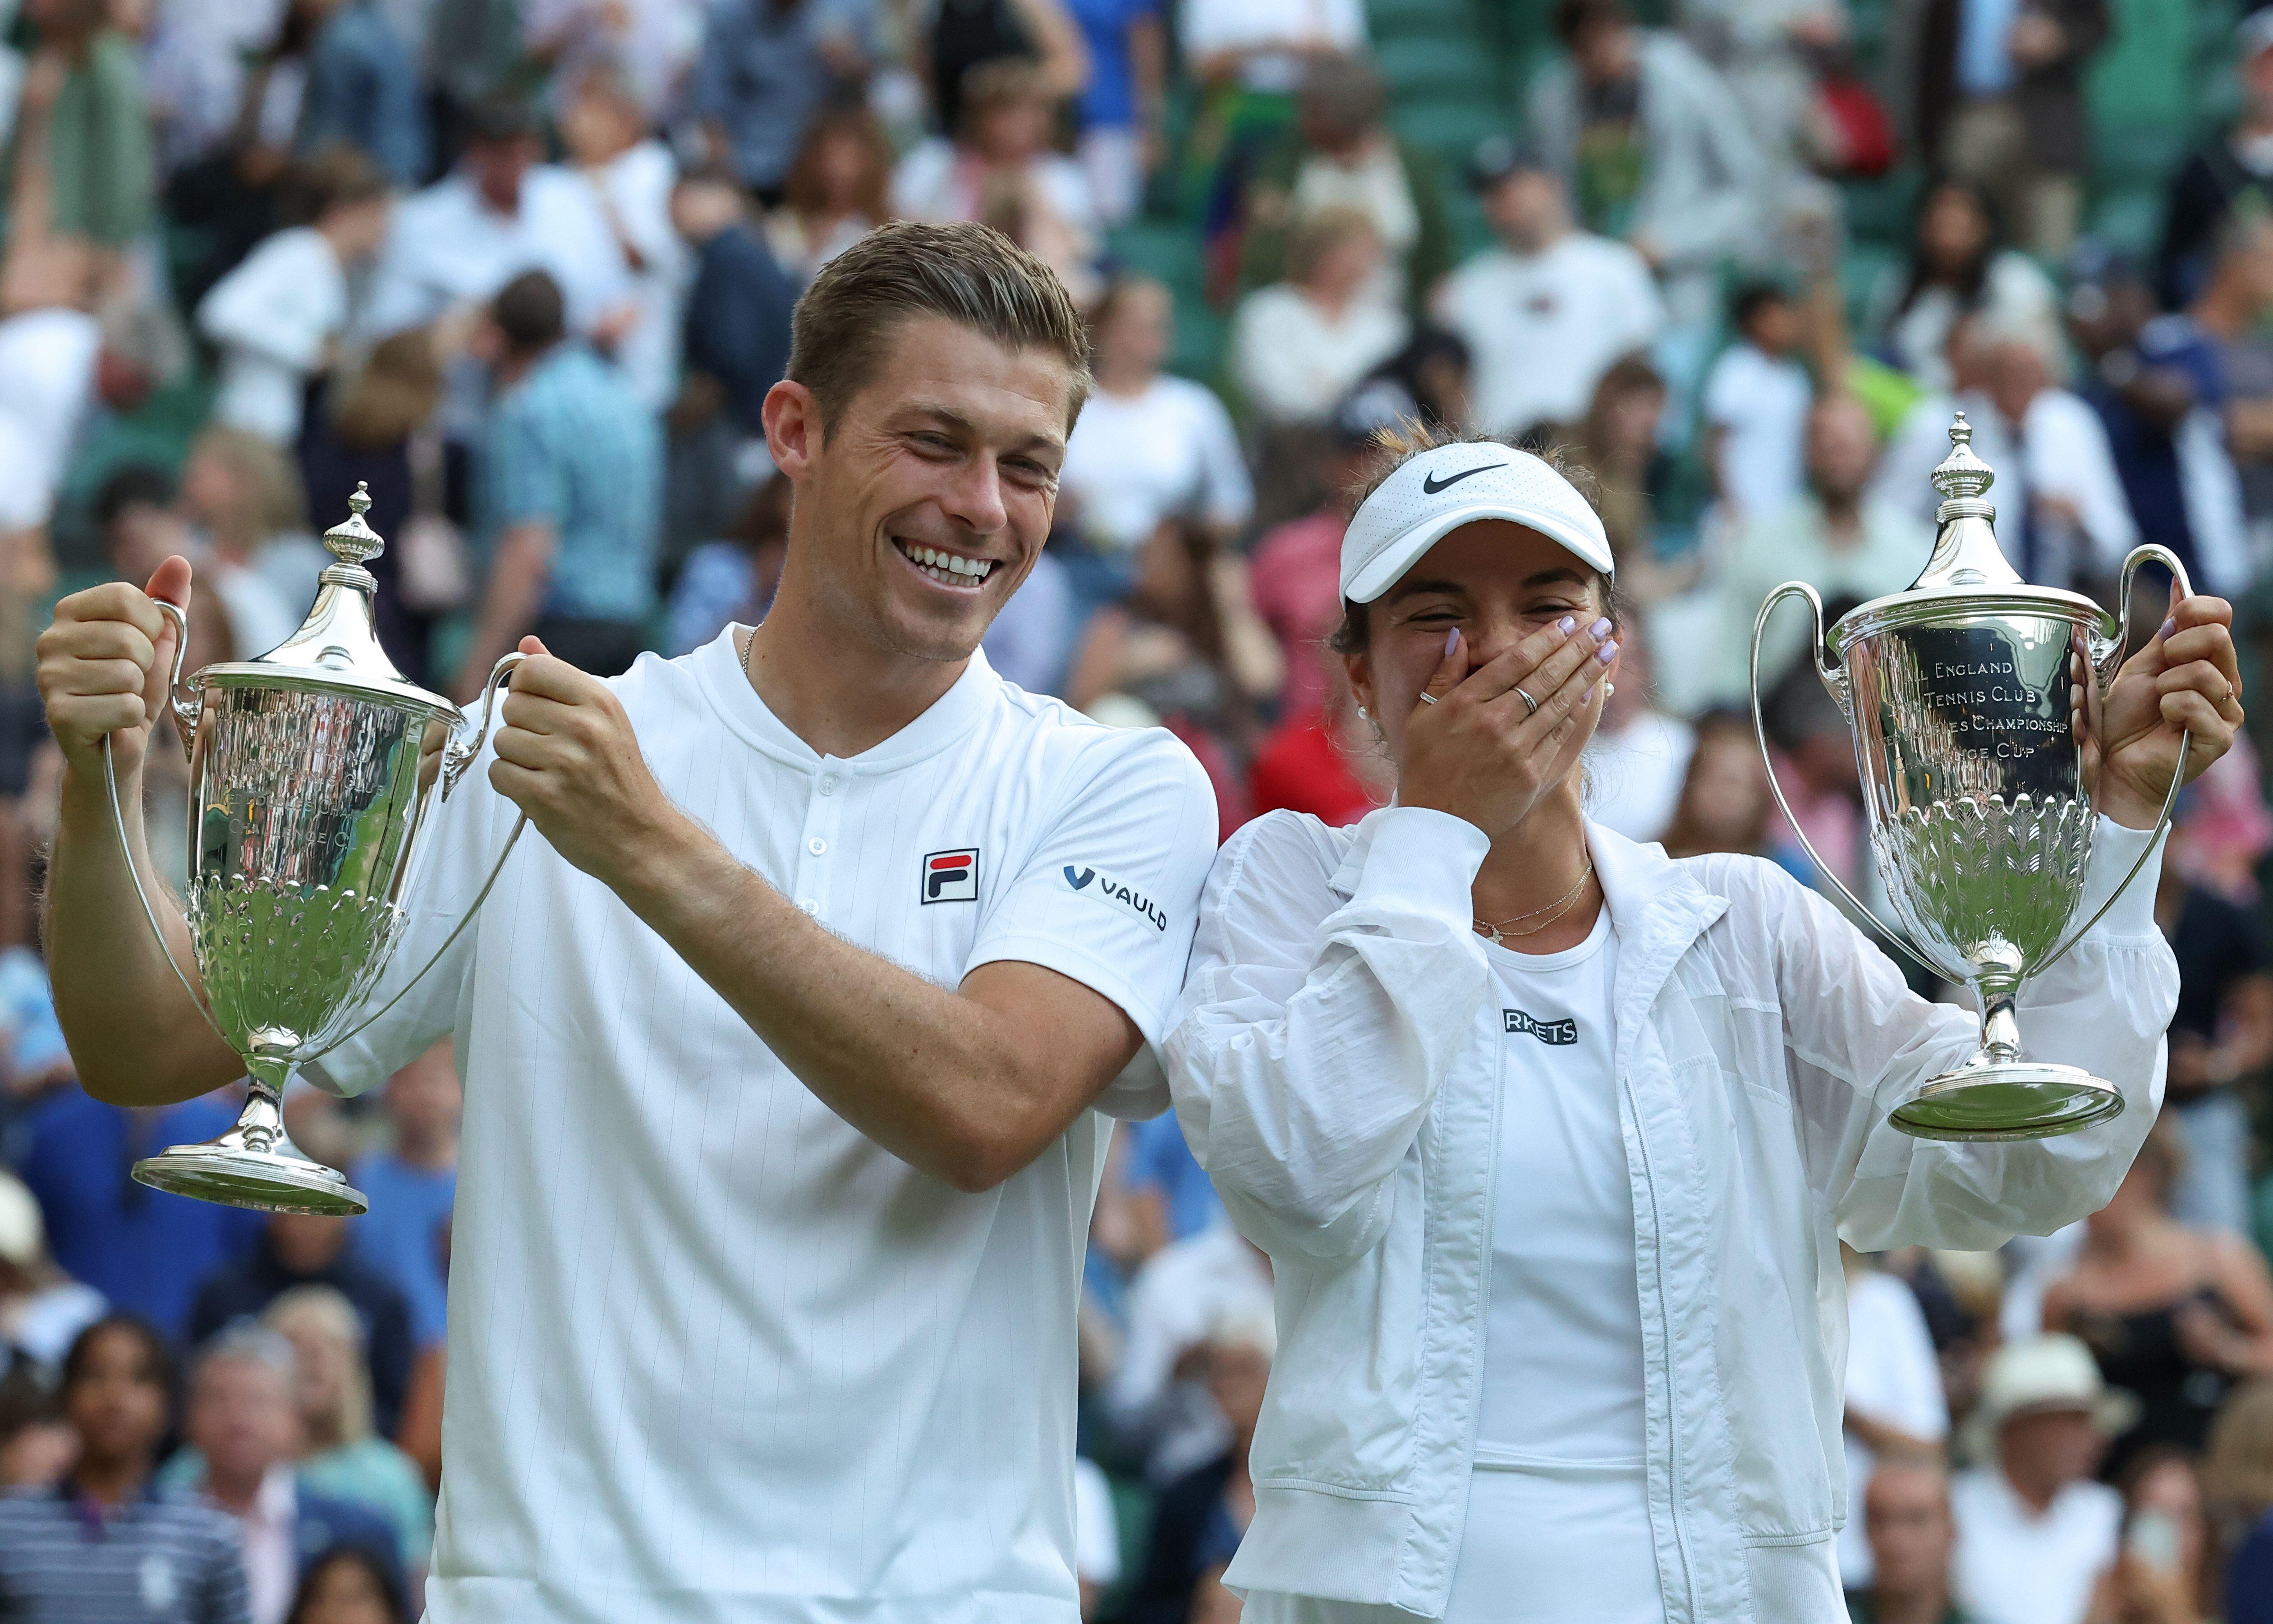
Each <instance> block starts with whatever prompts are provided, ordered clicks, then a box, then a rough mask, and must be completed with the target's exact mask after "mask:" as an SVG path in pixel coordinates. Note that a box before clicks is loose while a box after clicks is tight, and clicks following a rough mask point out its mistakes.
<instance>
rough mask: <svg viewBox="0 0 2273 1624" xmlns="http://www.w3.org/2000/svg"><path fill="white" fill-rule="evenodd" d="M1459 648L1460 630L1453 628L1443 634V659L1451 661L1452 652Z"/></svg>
mask: <svg viewBox="0 0 2273 1624" xmlns="http://www.w3.org/2000/svg"><path fill="white" fill-rule="evenodd" d="M1459 646H1460V628H1459V627H1458V626H1454V627H1453V628H1452V630H1451V631H1449V632H1445V633H1444V658H1446V659H1447V660H1449V659H1451V658H1452V650H1454V649H1455V648H1458V647H1459Z"/></svg>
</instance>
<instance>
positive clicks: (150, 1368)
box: [56, 1313, 174, 1401]
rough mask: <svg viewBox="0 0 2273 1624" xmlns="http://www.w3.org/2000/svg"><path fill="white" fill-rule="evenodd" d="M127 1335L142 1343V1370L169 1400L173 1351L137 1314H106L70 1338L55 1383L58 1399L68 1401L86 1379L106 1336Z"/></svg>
mask: <svg viewBox="0 0 2273 1624" xmlns="http://www.w3.org/2000/svg"><path fill="white" fill-rule="evenodd" d="M106 1336H131V1337H132V1338H133V1339H134V1340H135V1341H137V1342H139V1343H141V1344H142V1367H143V1369H144V1370H145V1371H146V1373H148V1375H149V1378H150V1380H151V1381H154V1382H155V1383H157V1385H158V1388H159V1389H160V1391H161V1392H163V1393H164V1394H165V1395H166V1396H167V1398H168V1399H169V1401H170V1400H171V1399H172V1397H173V1393H174V1351H173V1349H172V1348H171V1347H169V1345H168V1344H167V1342H166V1338H165V1336H164V1335H163V1334H162V1333H161V1332H160V1331H159V1329H158V1328H157V1327H156V1326H154V1325H153V1324H151V1323H150V1321H147V1320H146V1319H144V1318H143V1317H142V1316H141V1315H140V1314H137V1313H107V1314H105V1315H103V1316H102V1318H101V1319H100V1320H97V1321H95V1322H94V1324H92V1325H90V1326H88V1327H87V1328H86V1329H85V1330H83V1331H81V1332H80V1333H79V1335H78V1336H74V1337H73V1338H72V1339H71V1351H69V1352H68V1353H65V1354H64V1364H63V1375H62V1378H61V1379H60V1380H59V1381H57V1382H56V1395H57V1396H58V1397H60V1398H62V1399H64V1400H66V1401H68V1400H69V1399H70V1397H71V1392H72V1389H74V1388H77V1387H78V1386H79V1383H80V1382H82V1381H86V1374H87V1366H88V1365H89V1364H91V1363H92V1362H93V1361H94V1350H95V1348H96V1346H97V1345H98V1344H99V1343H101V1341H102V1339H103V1338H104V1337H106Z"/></svg>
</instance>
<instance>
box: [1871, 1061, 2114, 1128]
mask: <svg viewBox="0 0 2273 1624" xmlns="http://www.w3.org/2000/svg"><path fill="white" fill-rule="evenodd" d="M2122 1111H2123V1096H2121V1095H2119V1094H2118V1093H2117V1092H2116V1091H2115V1089H2114V1088H2113V1087H2112V1085H2111V1084H2108V1083H2105V1082H2102V1081H2100V1080H2099V1079H2098V1078H2097V1077H2095V1076H2093V1075H2092V1074H2090V1073H2089V1072H2088V1071H2085V1070H2083V1069H2082V1067H2080V1066H2052V1065H2049V1064H2046V1063H2044V1062H2042V1061H2037V1060H1982V1061H1979V1062H1977V1063H1976V1062H1971V1061H1969V1062H1968V1063H1967V1064H1965V1065H1963V1066H1959V1067H1958V1068H1957V1069H1956V1070H1955V1071H1954V1072H1949V1073H1947V1074H1944V1075H1942V1076H1939V1077H1936V1078H1935V1079H1934V1080H1933V1081H1931V1082H1929V1083H1927V1084H1926V1085H1925V1087H1924V1088H1923V1089H1920V1090H1919V1091H1918V1094H1917V1097H1916V1098H1915V1099H1912V1100H1911V1101H1909V1103H1908V1104H1904V1105H1900V1106H1897V1107H1896V1108H1895V1109H1894V1112H1893V1113H1892V1120H1893V1122H1894V1126H1896V1127H1898V1128H1900V1129H1901V1130H1902V1132H1903V1133H1905V1134H1909V1135H1911V1136H1912V1137H1913V1138H1917V1139H1957V1140H2007V1139H2051V1138H2052V1137H2054V1136H2056V1135H2058V1134H2073V1133H2074V1132H2075V1131H2076V1130H2077V1129H2078V1128H2086V1127H2089V1126H2091V1125H2092V1124H2093V1123H2095V1122H2104V1121H2106V1120H2107V1119H2109V1118H2110V1117H2113V1116H2119V1115H2120V1114H2121V1113H2122Z"/></svg>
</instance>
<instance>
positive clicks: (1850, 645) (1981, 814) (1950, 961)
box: [1752, 412, 2193, 1140]
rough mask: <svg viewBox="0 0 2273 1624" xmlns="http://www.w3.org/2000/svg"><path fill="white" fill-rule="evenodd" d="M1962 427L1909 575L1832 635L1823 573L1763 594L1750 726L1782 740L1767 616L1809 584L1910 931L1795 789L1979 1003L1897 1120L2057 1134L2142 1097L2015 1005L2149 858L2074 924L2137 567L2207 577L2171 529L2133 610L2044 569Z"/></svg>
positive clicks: (1918, 952)
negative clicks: (2028, 566)
mask: <svg viewBox="0 0 2273 1624" xmlns="http://www.w3.org/2000/svg"><path fill="white" fill-rule="evenodd" d="M1949 438H1950V442H1951V445H1950V453H1949V456H1948V458H1947V460H1945V461H1944V462H1943V463H1942V465H1941V466H1940V467H1939V468H1936V469H1935V470H1934V473H1933V483H1934V488H1935V489H1936V490H1939V491H1940V492H1941V495H1942V498H1943V501H1942V504H1941V506H1940V508H1939V511H1938V512H1937V513H1936V514H1935V520H1936V522H1937V523H1938V524H1939V526H1940V532H1939V535H1937V536H1936V538H1935V540H1934V545H1933V554H1932V557H1931V558H1928V559H1927V561H1926V565H1925V570H1924V573H1922V574H1921V575H1919V577H1918V578H1917V580H1916V581H1915V582H1913V583H1912V584H1911V585H1910V587H1909V588H1908V589H1907V590H1906V591H1902V592H1897V593H1894V594H1892V595H1888V596H1887V597H1882V598H1874V599H1872V601H1871V602H1867V603H1864V604H1863V605H1862V606H1861V607H1860V608H1858V609H1857V610H1854V611H1853V612H1852V613H1850V614H1849V615H1847V616H1845V617H1842V619H1841V620H1840V622H1839V624H1838V625H1834V626H1833V627H1832V628H1831V632H1830V635H1829V637H1828V638H1826V636H1825V634H1824V630H1823V602H1822V600H1821V598H1820V597H1819V596H1818V595H1817V594H1816V592H1815V589H1814V588H1813V587H1810V586H1809V585H1808V584H1807V583H1806V582H1804V581H1796V580H1795V581H1786V582H1785V583H1784V584H1783V585H1782V586H1781V587H1777V588H1776V589H1775V590H1774V592H1772V593H1770V594H1769V595H1768V597H1767V602H1764V603H1763V604H1761V605H1760V612H1759V619H1758V620H1756V621H1755V622H1754V623H1753V625H1752V727H1753V731H1754V734H1755V736H1756V737H1758V738H1759V745H1760V751H1761V753H1762V754H1763V755H1764V756H1765V755H1766V754H1767V729H1766V727H1765V725H1764V724H1763V722H1762V721H1761V716H1760V634H1761V633H1762V632H1764V631H1765V630H1766V629H1767V621H1768V616H1769V615H1770V614H1771V613H1773V612H1774V610H1775V607H1776V605H1777V604H1778V603H1779V602H1782V600H1784V599H1785V598H1787V597H1802V598H1805V599H1806V600H1807V602H1808V606H1809V607H1810V608H1811V609H1812V610H1813V611H1814V616H1815V624H1814V644H1813V647H1814V650H1815V656H1814V657H1815V663H1816V670H1817V674H1818V675H1819V676H1820V677H1822V679H1823V685H1824V686H1825V687H1826V688H1828V689H1829V690H1830V691H1831V697H1832V698H1833V699H1834V700H1836V701H1837V702H1838V705H1839V709H1840V711H1841V714H1842V715H1844V716H1845V717H1846V718H1847V721H1848V722H1849V725H1850V726H1851V727H1852V728H1853V730H1854V734H1855V760H1856V765H1857V767H1858V768H1859V769H1860V770H1861V774H1862V780H1863V787H1864V801H1865V803H1866V805H1867V807H1868V815H1869V819H1870V835H1871V851H1872V857H1874V858H1875V859H1876V860H1877V864H1878V872H1879V879H1880V880H1881V881H1882V882H1883V883H1884V885H1885V887H1886V893H1887V901H1888V902H1889V903H1890V904H1891V905H1892V907H1893V910H1894V914H1895V916H1896V917H1897V918H1898V919H1899V921H1900V923H1901V924H1902V926H1903V927H1904V929H1903V930H1902V932H1894V931H1893V930H1891V929H1888V928H1887V926H1885V925H1884V924H1881V923H1880V922H1879V920H1877V919H1876V918H1874V917H1873V916H1872V913H1871V910H1870V909H1867V908H1865V907H1864V905H1863V903H1862V902H1861V901H1860V900H1859V899H1857V897H1856V896H1855V894H1853V893H1852V892H1850V891H1849V889H1848V888H1847V887H1846V886H1845V885H1844V884H1842V882H1841V881H1840V879H1839V877H1838V876H1837V875H1836V874H1835V873H1834V872H1832V871H1831V869H1830V867H1829V866H1828V865H1827V864H1825V863H1824V861H1823V859H1822V857H1820V856H1819V855H1818V854H1817V852H1816V850H1815V848H1814V847H1813V846H1812V844H1810V843H1809V842H1808V841H1807V836H1806V834H1804V832H1803V831H1802V830H1801V828H1800V826H1799V820H1798V819H1797V818H1795V817H1793V816H1792V811H1791V807H1790V805H1789V803H1787V802H1786V801H1785V800H1784V795H1783V789H1782V785H1780V784H1778V783H1776V782H1775V773H1774V764H1773V762H1771V764H1770V767H1769V773H1768V782H1769V785H1770V787H1771V788H1772V789H1774V791H1775V797H1776V804H1777V805H1779V806H1781V807H1782V808H1783V812H1784V816H1785V818H1786V819H1788V820H1789V822H1790V824H1791V827H1792V831H1793V833H1795V834H1798V835H1799V838H1800V842H1801V844H1802V845H1803V846H1805V847H1806V849H1807V855H1808V856H1809V857H1811V858H1812V859H1813V860H1814V862H1815V864H1816V867H1817V868H1818V869H1819V870H1820V871H1821V872H1822V873H1823V875H1824V877H1825V878H1826V879H1828V880H1830V882H1831V883H1832V885H1833V886H1834V887H1836V888H1837V890H1838V892H1839V894H1840V895H1842V897H1844V898H1846V900H1847V902H1848V903H1849V905H1850V906H1851V907H1852V908H1853V909H1854V910H1855V912H1856V914H1857V917H1859V918H1860V919H1862V920H1864V921H1866V922H1868V923H1870V924H1872V925H1873V926H1875V927H1877V928H1878V929H1879V930H1881V931H1882V932H1884V933H1885V934H1886V935H1887V938H1888V939H1890V940H1892V941H1893V942H1894V944H1895V945H1896V946H1897V947H1901V948H1902V949H1903V950H1904V951H1905V952H1907V953H1909V954H1910V955H1911V956H1912V957H1913V958H1915V959H1917V961H1918V962H1920V963H1921V964H1923V965H1924V966H1925V967H1926V968H1927V969H1929V970H1931V971H1932V972H1933V973H1934V974H1936V975H1939V976H1941V977H1945V978H1946V979H1947V980H1949V981H1952V982H1954V983H1956V984H1959V985H1962V986H1969V987H1971V988H1972V989H1973V991H1974V992H1975V994H1976V996H1977V998H1978V999H1979V1002H1980V1008H1981V1046H1980V1047H1979V1048H1978V1049H1977V1050H1976V1051H1974V1052H1973V1054H1972V1055H1971V1056H1970V1057H1969V1058H1968V1059H1966V1061H1965V1062H1964V1063H1963V1064H1962V1065H1961V1066H1958V1067H1956V1068H1955V1069H1954V1070H1953V1071H1950V1072H1947V1073H1945V1074H1942V1075H1941V1076H1939V1077H1936V1078H1933V1079H1932V1081H1929V1082H1927V1083H1926V1084H1925V1086H1924V1088H1923V1089H1920V1090H1919V1091H1918V1093H1917V1096H1915V1097H1914V1098H1912V1099H1910V1100H1909V1101H1907V1102H1906V1103H1904V1104H1902V1105H1899V1106H1897V1107H1896V1108H1895V1110H1894V1112H1893V1119H1894V1126H1897V1127H1899V1128H1901V1129H1902V1131H1903V1132H1905V1133H1908V1134H1916V1135H1917V1136H1918V1137H1920V1138H1922V1139H1961V1140H1999V1139H2039V1138H2044V1137H2048V1136H2050V1135H2052V1134H2067V1133H2073V1132H2074V1130H2076V1129H2077V1128H2081V1127H2086V1126H2089V1125H2090V1124H2092V1123H2094V1122H2099V1121H2104V1120H2105V1119H2108V1118H2110V1117H2112V1116H2114V1115H2116V1114H2117V1113H2118V1112H2119V1111H2122V1109H2123V1098H2122V1096H2120V1095H2119V1094H2118V1093H2117V1092H2116V1091H2115V1089H2113V1087H2112V1086H2111V1085H2110V1084H2109V1083H2107V1082H2105V1081H2102V1080H2101V1079H2099V1078H2097V1077H2095V1076H2093V1075H2092V1074H2090V1073H2089V1072H2087V1071H2084V1070H2082V1069H2081V1068H2079V1067H2076V1066H2054V1065H2050V1064H2047V1063H2045V1062H2044V1061H2041V1060H2032V1059H2029V1057H2028V1056H2027V1055H2026V1054H2025V1053H2023V1052H2022V1048H2021V1042H2020V1032H2019V1029H2018V1028H2017V1026H2016V1025H2015V1024H2014V1015H2013V1006H2014V998H2015V997H2016V996H2017V994H2018V993H2019V991H2020V987H2021V984H2022V982H2023V981H2025V980H2026V979H2027V978H2028V977H2030V976H2034V975H2038V974H2040V973H2042V972H2043V971H2044V969H2047V968H2048V967H2050V966H2051V965H2052V963H2053V962H2055V961H2057V960H2058V959H2059V957H2060V955H2061V954H2065V953H2066V952H2067V950H2068V949H2069V948H2070V947H2074V945H2075V943H2076V940H2077V939H2078V938H2080V937H2082V934H2083V933H2084V932H2085V931H2087V930H2089V929H2090V928H2091V926H2092V925H2093V924H2096V923H2097V920H2098V918H2099V916H2100V915H2101V914H2104V913H2105V912H2106V911H2107V909H2108V908H2109V907H2112V905H2113V903H2114V900H2115V897H2116V896H2119V895H2121V894H2122V892H2123V890H2124V889H2125V888H2126V887H2128V886H2129V885H2130V883H2131V882H2132V880H2134V879H2136V878H2137V877H2138V875H2139V872H2140V870H2141V869H2142V868H2143V867H2144V866H2145V864H2146V857H2145V856H2142V857H2141V858H2140V859H2139V861H2138V862H2137V863H2134V864H2133V865H2132V867H2131V871H2130V872H2129V873H2128V874H2127V875H2126V876H2125V877H2124V879H2123V883H2122V885H2120V886H2118V887H2116V889H2115V892H2114V893H2113V894H2111V895H2110V897H2109V898H2108V901H2107V902H2106V903H2105V904H2104V905H2103V906H2102V907H2101V908H2100V909H2098V910H2097V911H2096V912H2095V913H2094V914H2093V915H2092V917H2091V918H2089V919H2087V920H2085V921H2083V923H2082V924H2081V925H2078V924H2076V916H2077V914H2078V912H2079V911H2080V910H2081V908H2082V901H2083V894H2084V873H2085V869H2086V866H2087V865H2088V864H2089V860H2090V857H2091V838H2092V831H2093V828H2094V825H2095V822H2096V816H2097V815H2096V813H2095V812H2094V811H2093V808H2092V801H2091V790H2092V783H2091V782H2090V781H2091V778H2092V776H2093V775H2096V773H2097V755H2098V752H2097V740H2098V738H2099V720H2100V718H2099V707H2100V703H2101V700H2102V699H2103V698H2104V695H2105V692H2106V689H2107V685H2109V683H2111V682H2112V680H2113V679H2114V677H2115V672H2116V670H2117V668H2118V667H2119V666H2120V665H2121V664H2122V662H2123V658H2124V654H2125V638H2126V636H2127V627H2128V626H2129V625H2130V619H2131V586H2132V581H2133V579H2134V576H2135V575H2136V573H2137V572H2138V568H2139V566H2140V565H2142V564H2145V563H2148V562H2150V561H2151V562H2154V563H2157V564H2160V565H2162V566H2163V567H2164V568H2165V569H2167V570H2169V571H2170V572H2171V574H2172V578H2173V579H2174V580H2177V582H2178V583H2179V591H2180V592H2182V593H2191V591H2192V590H2193V588H2192V587H2191V586H2190V585H2189V584H2188V582H2187V573H2186V569H2185V567H2184V566H2183V565H2180V564H2179V561H2178V559H2177V558H2174V557H2172V555H2171V553H2170V551H2169V550H2167V549H2164V548H2161V547H2154V546H2145V547H2137V548H2134V549H2133V550H2132V551H2131V554H2130V556H2129V557H2128V558H2126V559H2125V560H2124V561H2123V573H2122V580H2121V587H2120V594H2119V605H2120V607H2119V612H2118V613H2117V614H2116V615H2112V616H2111V615H2110V614H2108V612H2107V611H2106V610H2104V609H2102V608H2101V607H2100V606H2099V605H2098V604H2097V603H2096V602H2093V601H2092V600H2091V599H2089V598H2088V597H2085V596H2083V595H2081V594H2078V593H2074V592H2061V591H2056V590H2054V589H2052V588H2050V587H2032V586H2029V584H2028V583H2027V582H2025V581H2024V580H2022V578H2021V576H2020V574H2019V573H2017V572H2016V571H2015V570H2014V568H2013V566H2012V565H2009V564H2007V562H2006V561H2005V555H2004V553H2003V551H2002V550H1999V547H1998V545H1997V536H1996V532H1995V530H1994V528H1992V527H1993V526H1994V524H1995V521H1996V517H1997V512H1996V509H1995V508H1993V507H1992V506H1991V505H1989V503H1988V502H1987V501H1986V500H1984V493H1985V492H1986V491H1987V490H1988V489H1989V486H1990V484H1991V483H1992V481H1993V480H1994V478H1995V477H1996V476H1995V475H1994V474H1992V472H1991V470H1990V468H1989V466H1988V465H1987V464H1986V463H1984V462H1983V461H1982V460H1981V459H1980V458H1979V457H1977V456H1976V455H1975V454H1974V453H1973V448H1972V445H1971V441H1972V438H1973V431H1972V430H1971V429H1970V428H1969V427H1968V426H1967V424H1966V422H1965V414H1964V413H1962V412H1960V413H1959V414H1957V419H1956V421H1955V423H1953V424H1952V425H1951V427H1950V430H1949ZM1826 649H1828V651H1829V654H1830V656H1831V662H1830V663H1826V662H1825V659H1824V653H1825V650H1826ZM2187 743H2188V741H2187V740H2186V739H2184V738H2181V740H2180V741H2179V767H2178V770H2177V771H2176V772H2174V773H2173V774H2172V780H2171V790H2170V794H2169V795H2168V796H2167V797H2164V803H2163V811H2162V816H2161V818H2160V819H2159V820H2158V822H2157V825H2156V830H2155V833H2156V836H2157V839H2159V838H2160V836H2161V834H2162V832H2163V830H2164V829H2165V828H2167V827H2169V825H2170V820H2171V809H2172V806H2173V805H2176V803H2177V800H2178V795H2179V784H2180V783H2182V782H2184V781H2185V777H2186V771H2185V767H2186V752H2187ZM2153 849H2154V843H2153V842H2151V841H2150V842H2149V845H2148V851H2149V853H2151V852H2152V851H2153Z"/></svg>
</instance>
